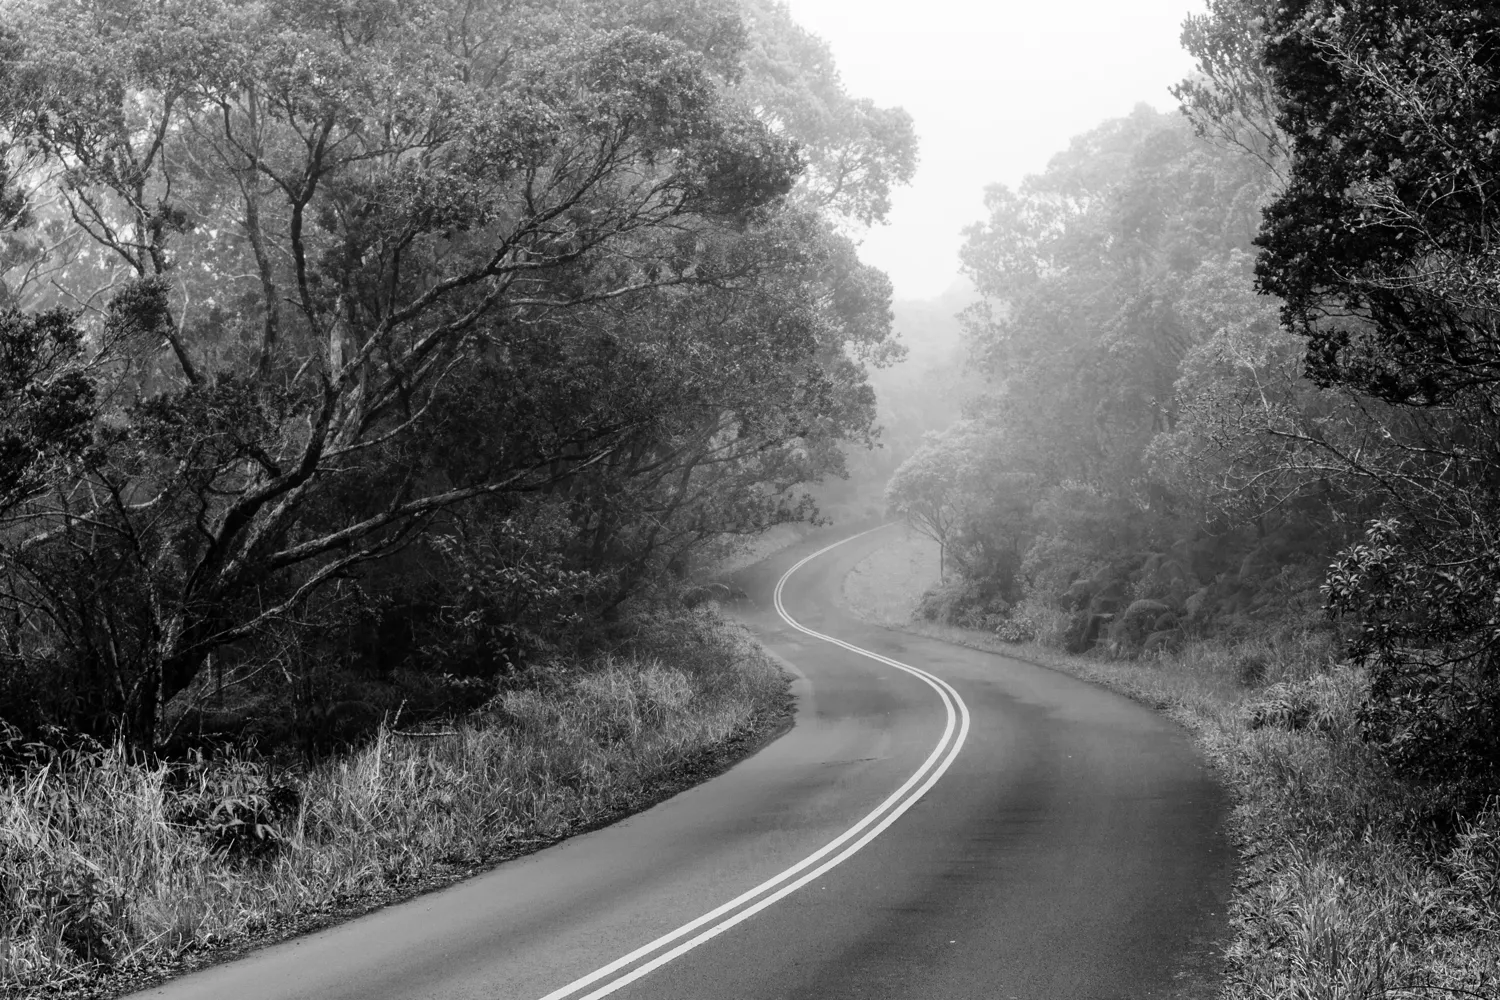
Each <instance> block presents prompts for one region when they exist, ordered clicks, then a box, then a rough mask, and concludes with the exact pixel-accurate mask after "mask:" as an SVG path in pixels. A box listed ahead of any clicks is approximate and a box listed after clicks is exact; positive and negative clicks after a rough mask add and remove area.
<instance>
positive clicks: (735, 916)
mask: <svg viewBox="0 0 1500 1000" xmlns="http://www.w3.org/2000/svg"><path fill="white" fill-rule="evenodd" d="M882 527H884V526H883V525H882ZM879 530H880V529H879V528H871V529H870V531H879ZM870 531H862V532H860V533H859V534H858V535H850V536H849V537H848V538H845V539H841V540H840V541H837V542H834V543H833V544H832V545H828V546H825V547H824V548H821V549H819V550H818V551H816V552H814V553H813V554H812V555H810V556H808V557H807V558H805V559H803V560H801V561H800V562H798V563H797V564H796V565H795V566H793V567H792V568H791V569H789V570H787V571H786V572H785V573H783V574H782V575H781V579H780V580H778V581H776V591H775V597H774V599H775V604H776V613H777V614H778V615H780V616H781V618H782V620H783V621H785V622H786V623H787V624H788V625H790V626H791V627H792V628H794V629H796V630H797V631H799V632H803V633H805V634H807V635H810V636H813V637H815V638H818V639H822V640H823V641H825V642H831V643H833V644H834V645H835V646H839V647H841V648H843V649H847V650H849V651H850V652H852V653H858V654H859V655H860V656H866V657H869V658H870V659H872V660H875V661H877V662H879V663H883V664H886V665H887V666H891V667H895V668H896V669H898V670H904V671H906V672H907V673H909V674H911V675H913V676H915V677H918V678H920V679H921V680H922V681H923V682H925V683H926V684H927V685H928V686H929V687H931V688H932V689H933V690H934V691H936V692H937V693H938V697H939V698H941V699H942V701H943V708H944V709H945V710H946V712H947V716H948V718H947V724H946V725H945V726H944V728H943V736H942V738H941V739H940V740H938V743H937V746H936V747H934V748H933V750H932V753H930V754H928V756H927V759H926V760H925V761H923V762H922V766H921V767H919V768H917V770H916V772H915V773H914V774H912V776H911V777H910V778H907V779H906V781H905V783H903V784H902V785H901V787H900V788H898V789H896V790H895V791H894V792H892V793H891V794H890V795H889V796H888V797H887V798H886V799H885V801H883V802H881V803H880V805H878V806H876V807H875V808H874V809H873V810H871V811H870V812H869V813H867V814H866V815H865V817H864V818H863V819H861V820H860V821H859V822H858V823H856V824H854V825H853V826H851V827H850V828H849V829H848V830H845V831H844V832H843V833H841V834H840V835H839V836H837V837H835V838H834V839H833V840H831V841H829V842H828V843H827V844H824V845H823V846H822V847H821V848H819V849H818V850H817V851H814V852H813V853H812V854H809V855H808V856H807V857H805V858H803V859H802V860H801V861H799V862H797V863H796V864H795V865H793V866H792V867H790V868H788V869H786V871H783V872H781V873H780V874H779V875H776V876H773V877H772V878H769V879H767V880H766V881H764V882H762V883H761V884H760V885H758V886H756V887H755V888H753V889H751V890H749V891H748V892H745V893H742V894H741V895H739V896H736V897H735V898H734V899H731V900H730V901H729V902H727V903H725V904H723V905H722V906H718V907H715V908H714V909H712V910H710V911H709V912H707V913H705V914H703V915H702V916H701V917H698V918H697V919H695V920H691V921H689V922H688V923H685V924H683V925H682V926H681V927H678V928H677V929H676V930H673V931H669V932H668V933H666V934H663V935H662V936H661V937H659V938H657V939H656V940H654V941H651V942H649V943H647V944H644V945H642V946H641V947H639V948H637V949H636V950H634V951H632V952H630V953H629V954H628V955H622V956H621V957H619V958H617V959H615V960H614V961H613V962H610V963H609V964H608V965H605V966H602V967H601V968H598V969H595V970H594V971H593V972H590V973H589V974H588V975H586V976H581V977H580V978H578V979H575V980H573V982H571V983H569V984H568V985H566V986H564V987H562V988H560V989H556V990H553V991H552V992H551V993H548V994H547V995H546V996H545V997H542V998H541V1000H564V998H565V997H571V996H573V994H575V993H577V992H578V991H580V990H582V989H585V988H586V987H589V986H593V985H594V984H595V983H598V982H599V981H600V980H605V979H609V977H611V976H614V975H615V974H616V973H618V972H621V971H622V970H624V969H627V968H629V967H630V966H632V965H634V964H635V963H636V962H639V961H640V960H641V959H643V958H646V957H647V956H648V955H651V954H653V953H655V952H657V951H660V950H661V949H662V948H665V947H666V946H667V945H670V944H672V942H674V941H678V940H680V939H681V938H684V937H687V936H688V935H689V934H692V933H693V932H694V931H697V930H699V929H700V928H702V927H704V926H705V925H710V924H711V925H712V926H709V927H708V929H707V930H703V931H702V932H701V933H699V934H697V935H696V936H695V937H692V938H689V939H688V940H687V941H683V942H682V943H681V944H679V945H677V946H676V947H675V948H672V949H671V950H670V951H666V952H663V953H662V954H660V955H657V957H655V958H653V959H651V960H650V961H649V962H646V963H644V964H643V965H640V966H638V967H636V968H635V969H632V970H631V971H629V972H626V973H624V974H623V975H621V976H619V977H618V978H615V979H611V980H609V982H606V983H605V984H604V985H603V986H600V987H599V988H598V989H595V990H594V991H593V992H591V993H589V994H587V995H585V996H583V997H579V998H578V1000H599V998H600V997H606V996H609V995H610V994H611V993H614V992H615V991H616V990H619V989H621V988H623V987H625V986H627V985H629V984H630V983H633V982H635V981H636V980H637V979H640V978H641V977H642V976H645V975H648V974H649V973H651V972H652V971H654V970H656V969H659V968H661V967H662V966H663V965H666V964H667V963H668V962H670V961H672V960H673V959H675V958H679V957H680V956H682V955H685V954H687V953H688V952H690V951H692V950H693V949H694V948H696V947H698V946H699V945H700V944H703V943H704V942H705V941H708V940H710V939H711V938H715V937H717V936H719V935H720V934H722V933H724V932H725V931H727V930H728V929H729V928H731V927H733V926H734V925H735V924H738V923H740V922H741V921H743V920H748V919H749V918H750V917H752V916H754V915H755V914H757V913H759V912H760V911H761V910H764V909H765V908H766V907H768V906H771V905H772V904H774V903H776V902H778V901H780V900H782V899H784V898H786V897H787V896H789V895H791V894H792V893H794V892H796V891H797V890H798V889H800V888H802V887H803V886H804V885H806V884H807V883H809V882H811V881H813V880H815V879H817V878H818V877H819V876H820V875H823V874H824V873H826V872H828V871H829V870H830V869H832V868H834V867H836V866H837V865H839V864H842V863H843V862H844V861H845V860H846V859H847V858H849V857H850V856H852V855H853V854H854V853H855V852H857V851H858V850H859V849H860V848H862V847H864V846H865V845H866V844H868V843H869V842H870V841H872V840H874V839H875V838H876V837H878V836H879V835H880V834H881V833H882V832H884V831H885V829H886V828H887V827H889V826H890V825H891V824H892V823H894V822H895V821H896V820H897V819H898V818H900V816H901V815H902V813H904V812H906V810H908V809H910V808H911V807H912V805H913V804H915V803H916V801H917V800H918V799H920V798H921V797H922V796H923V795H925V794H927V790H928V789H930V788H931V787H932V786H933V785H934V784H936V783H937V780H938V779H939V778H941V777H942V776H943V773H944V772H946V771H947V770H948V768H949V767H950V766H951V765H952V764H953V760H954V758H956V757H957V756H958V752H959V750H960V749H962V748H963V745H964V741H965V740H966V739H967V738H968V735H969V708H968V706H967V705H965V704H964V700H963V699H962V698H960V697H959V696H958V692H957V691H955V690H953V688H952V686H950V685H949V684H948V682H947V681H944V680H943V679H942V678H940V677H936V676H934V675H933V674H930V673H928V672H927V671H925V670H921V669H918V668H917V667H913V666H910V665H908V664H905V663H902V662H900V661H899V660H893V659H891V658H890V657H887V656H881V655H880V654H879V653H872V652H870V651H869V650H867V649H861V648H860V647H858V646H855V645H853V644H852V643H847V642H844V641H843V640H842V639H835V638H834V637H833V636H831V635H824V634H823V633H822V632H816V631H814V630H812V629H810V628H808V627H807V626H805V625H803V624H802V623H801V622H799V621H797V620H796V619H795V618H793V617H792V616H791V615H790V614H788V613H787V610H786V606H785V605H784V604H782V602H781V593H782V590H783V588H784V587H785V586H786V582H787V580H789V579H791V576H792V574H793V573H795V572H797V570H799V569H801V568H802V567H803V566H806V565H807V564H808V563H810V562H812V561H813V560H814V559H816V558H818V556H821V555H823V554H824V553H825V552H829V551H831V550H833V549H836V548H838V547H839V546H840V545H843V544H845V543H846V542H852V541H853V540H854V539H856V538H861V537H863V536H864V535H868V534H869V533H870ZM945 751H946V754H945ZM940 757H941V758H942V760H941V763H937V764H936V767H934V763H935V762H937V761H938V759H939V758H940ZM924 777H925V779H926V780H925V781H924V780H923V779H924ZM919 783H920V784H919ZM914 786H915V789H916V790H915V791H913V790H912V789H913V787H914ZM908 793H910V794H908ZM882 815H884V817H885V818H884V819H881V816H882ZM877 820H878V822H877ZM872 824H873V826H872ZM867 828H868V829H867ZM861 834H863V836H861ZM856 837H858V839H857V840H855V839H854V838H856ZM850 840H854V843H852V844H849V846H848V847H846V848H844V850H843V851H841V852H840V853H838V854H837V855H835V856H834V857H833V858H830V859H829V860H827V861H824V862H823V863H822V864H821V865H818V867H816V868H814V869H813V870H812V871H810V872H807V873H806V874H805V875H802V877H801V878H798V879H797V880H796V881H794V882H791V883H790V884H788V885H785V886H782V887H781V888H780V889H778V890H777V891H775V892H771V890H773V889H776V887H777V886H779V885H781V884H782V883H783V882H786V881H787V880H788V879H790V878H792V877H793V876H795V875H797V874H798V873H799V872H802V871H804V870H805V869H807V868H809V867H811V866H813V865H815V864H817V863H818V862H819V861H822V859H824V858H825V857H827V856H828V855H829V854H832V853H833V852H834V851H837V850H838V849H839V848H840V847H843V846H844V845H845V844H848V843H849V841H850ZM767 893H770V895H766V894H767ZM761 896H764V897H765V898H763V899H760V900H759V901H758V902H754V903H753V904H752V905H749V906H746V904H747V903H752V901H753V900H756V899H757V897H761ZM741 907H744V909H740V908H741ZM735 911H738V912H735ZM730 914H732V915H730ZM726 915H727V916H726ZM721 918H722V919H721ZM714 921H718V922H717V923H715V922H714Z"/></svg>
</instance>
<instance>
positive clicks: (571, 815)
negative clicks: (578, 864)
mask: <svg viewBox="0 0 1500 1000" xmlns="http://www.w3.org/2000/svg"><path fill="white" fill-rule="evenodd" d="M646 632H647V633H648V634H650V635H651V636H653V637H654V641H653V642H651V643H650V644H649V645H648V646H646V647H643V648H637V649H636V650H635V651H634V652H633V653H632V654H631V655H628V656H622V655H600V656H598V657H595V658H593V659H591V660H587V661H583V662H578V663H574V664H571V665H568V666H559V668H558V669H557V670H556V671H554V672H553V674H552V675H551V678H550V680H549V682H548V683H547V684H545V685H543V686H540V687H537V688H535V689H529V690H519V691H511V692H508V693H506V694H504V695H502V696H500V697H498V698H497V699H496V700H494V701H493V702H491V703H490V704H489V705H487V706H486V707H485V709H484V710H483V711H481V712H480V713H478V714H476V715H474V716H472V717H470V718H467V719H464V720H463V721H461V722H459V723H456V724H454V725H452V726H450V727H448V728H446V729H444V730H442V731H440V732H436V733H426V734H401V733H399V732H396V731H393V730H391V729H389V728H384V727H383V728H382V729H381V730H380V732H379V734H378V735H377V736H376V738H375V739H374V741H373V742H371V743H369V744H368V745H367V746H365V747H363V748H362V749H360V750H358V751H356V752H354V753H352V754H350V755H348V756H346V757H343V758H341V759H338V760H335V761H331V762H328V763H326V764H323V765H319V766H316V767H314V768H313V769H311V770H309V771H306V772H305V773H301V774H277V773H274V772H272V771H271V770H269V769H268V767H267V766H266V765H265V764H263V763H261V762H258V761H256V760H254V759H251V758H247V757H234V756H228V757H219V758H216V759H212V760H202V759H200V760H195V761H189V762H186V763H175V764H170V763H149V764H148V763H143V762H141V761H138V760H133V759H131V758H130V757H129V756H128V755H127V754H125V753H124V752H122V751H121V750H119V749H111V748H93V749H78V750H73V751H68V752H63V753H51V754H46V755H43V756H41V757H38V759H37V760H36V761H35V762H34V765H33V766H31V767H29V768H26V769H24V770H22V771H20V772H19V773H15V774H12V775H11V776H10V777H9V778H7V779H3V782H0V991H3V992H7V993H8V994H9V995H12V996H20V995H26V996H31V995H35V994H36V993H38V992H41V991H43V990H46V991H48V992H51V993H55V994H60V995H68V996H72V995H76V994H77V993H78V992H80V991H82V990H83V988H84V987H85V986H87V985H88V984H90V983H92V982H96V981H97V980H99V979H100V977H101V975H103V974H106V973H114V974H116V975H120V974H128V973H130V972H132V971H136V972H143V973H146V974H149V973H150V972H151V971H152V970H157V969H165V968H171V967H173V966H174V965H177V966H180V965H182V964H184V962H185V961H186V964H192V962H193V960H194V958H195V957H203V956H204V953H205V952H208V951H211V950H212V949H214V948H215V947H217V946H222V945H225V944H234V943H237V942H243V941H245V940H247V939H252V938H255V937H257V936H266V935H268V934H274V933H275V932H276V931H277V930H278V929H286V927H287V925H288V924H289V923H290V922H295V921H296V920H299V919H300V920H305V919H306V918H307V917H308V915H310V914H311V915H316V914H318V913H327V912H332V911H336V910H340V909H347V908H348V907H349V905H350V904H351V903H358V901H360V900H373V901H385V900H387V899H390V898H393V897H396V896H400V895H402V894H403V893H410V892H412V891H418V890H420V889H421V888H423V887H424V886H426V885H431V884H441V883H440V882H438V883H434V882H433V879H434V878H435V877H437V878H439V879H441V877H443V876H445V875H449V876H451V875H454V874H464V873H467V872H468V871H472V870H474V869H475V868H476V867H478V866H481V865H484V864H486V863H489V862H492V861H494V860H498V859H500V858H503V857H507V856H511V855H514V854H518V853H522V852H524V851H525V850H528V849H531V848H534V847H536V846H538V845H540V844H544V843H547V842H549V841H552V840H555V839H557V838H559V837H562V836H565V835H567V834H569V833H572V832H576V831H579V830H582V829H586V828H589V827H592V826H595V825H598V824H600V823H601V822H604V821H606V820H608V819H610V818H613V817H615V816H618V815H620V814H622V813H624V812H627V811H630V810H634V809H638V808H641V807H643V806H644V805H646V804H649V803H650V802H652V801H655V800H656V799H659V798H660V797H662V795H664V794H665V793H666V792H668V791H671V790H674V789H675V788H678V787H681V786H682V785H683V784H684V783H686V782H687V781H691V780H693V778H695V777H700V776H702V774H703V773H706V772H707V771H708V770H710V769H712V768H713V767H714V766H716V761H715V757H716V755H719V754H722V753H723V752H724V749H725V747H726V746H727V745H728V744H730V743H731V742H732V741H735V740H737V739H744V738H747V737H752V736H754V735H756V734H757V733H758V732H761V731H763V730H765V729H766V728H767V727H768V726H770V725H772V724H774V721H775V720H776V719H777V717H778V716H779V715H780V713H781V711H782V710H783V708H784V705H785V700H786V694H785V690H786V685H785V680H784V678H783V676H782V675H781V673H780V671H779V670H778V669H777V668H776V667H775V666H774V665H773V664H772V663H771V662H770V661H769V659H768V658H767V657H766V656H765V655H764V654H763V653H761V652H760V650H759V649H758V647H756V646H755V645H754V644H753V643H752V642H751V641H750V640H749V638H748V635H747V634H746V633H745V632H744V631H743V630H742V629H740V628H739V627H738V626H731V625H728V624H726V623H725V622H724V621H723V620H722V619H720V618H719V617H718V616H717V614H716V613H715V612H714V611H712V610H711V609H709V608H700V609H698V610H696V611H694V612H691V613H685V614H680V615H675V616H671V617H664V618H661V619H660V620H657V621H654V622H652V623H650V624H649V627H648V628H647V629H646Z"/></svg>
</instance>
